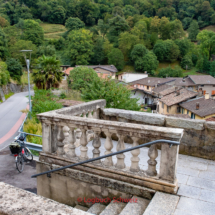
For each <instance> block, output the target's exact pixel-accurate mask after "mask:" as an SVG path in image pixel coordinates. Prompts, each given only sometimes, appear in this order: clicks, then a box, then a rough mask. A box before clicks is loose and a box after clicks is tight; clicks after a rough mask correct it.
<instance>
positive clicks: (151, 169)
mask: <svg viewBox="0 0 215 215" xmlns="http://www.w3.org/2000/svg"><path fill="white" fill-rule="evenodd" d="M148 156H149V158H150V159H149V160H148V169H147V171H146V173H147V175H149V176H156V175H157V170H156V165H157V161H156V160H155V159H156V158H157V157H158V150H157V146H156V144H154V145H151V146H150V148H149V151H148Z"/></svg>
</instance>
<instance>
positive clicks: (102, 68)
mask: <svg viewBox="0 0 215 215" xmlns="http://www.w3.org/2000/svg"><path fill="white" fill-rule="evenodd" d="M78 66H86V65H76V66H75V67H78ZM87 67H88V68H92V69H94V70H95V71H96V73H97V74H98V76H99V77H101V78H106V77H111V78H112V79H115V77H116V73H117V72H118V70H117V68H116V67H115V66H114V65H94V66H88V65H87Z"/></svg>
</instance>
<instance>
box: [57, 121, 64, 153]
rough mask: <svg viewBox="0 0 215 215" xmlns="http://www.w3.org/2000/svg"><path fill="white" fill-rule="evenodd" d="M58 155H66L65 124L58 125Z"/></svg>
mask: <svg viewBox="0 0 215 215" xmlns="http://www.w3.org/2000/svg"><path fill="white" fill-rule="evenodd" d="M57 140H58V142H57V155H64V154H65V152H64V142H63V140H64V135H63V126H62V125H58V134H57Z"/></svg>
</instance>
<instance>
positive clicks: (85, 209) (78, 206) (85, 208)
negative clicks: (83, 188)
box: [74, 205, 89, 211]
mask: <svg viewBox="0 0 215 215" xmlns="http://www.w3.org/2000/svg"><path fill="white" fill-rule="evenodd" d="M74 208H76V209H78V210H82V211H88V209H89V208H87V207H84V206H82V205H76V206H75V207H74Z"/></svg>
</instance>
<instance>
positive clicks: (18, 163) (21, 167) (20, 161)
mask: <svg viewBox="0 0 215 215" xmlns="http://www.w3.org/2000/svg"><path fill="white" fill-rule="evenodd" d="M24 165H25V162H24V159H23V156H22V155H21V154H19V155H18V156H17V159H16V168H17V170H18V171H19V172H20V173H21V172H22V171H23V170H24Z"/></svg>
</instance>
